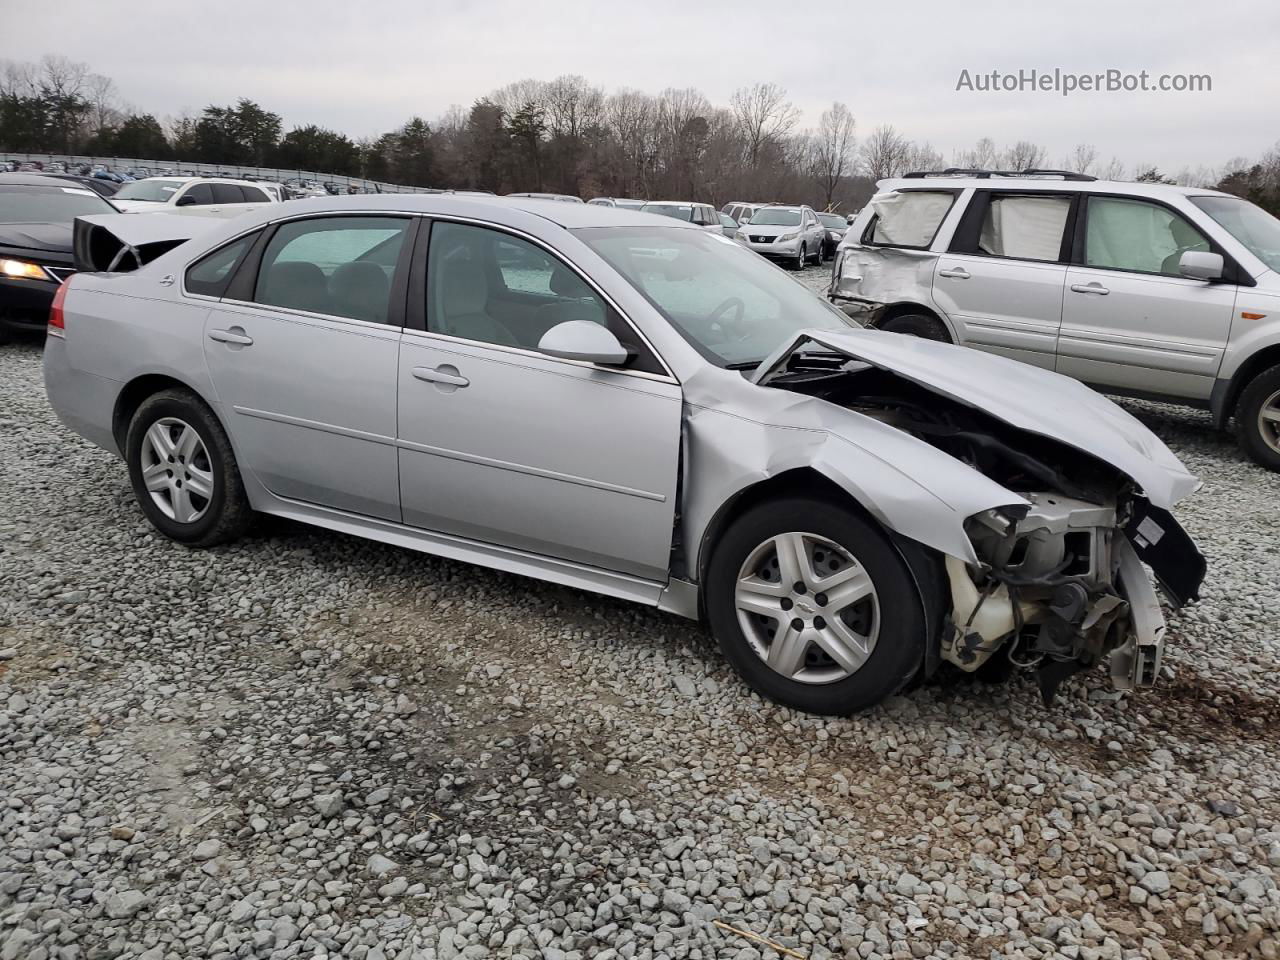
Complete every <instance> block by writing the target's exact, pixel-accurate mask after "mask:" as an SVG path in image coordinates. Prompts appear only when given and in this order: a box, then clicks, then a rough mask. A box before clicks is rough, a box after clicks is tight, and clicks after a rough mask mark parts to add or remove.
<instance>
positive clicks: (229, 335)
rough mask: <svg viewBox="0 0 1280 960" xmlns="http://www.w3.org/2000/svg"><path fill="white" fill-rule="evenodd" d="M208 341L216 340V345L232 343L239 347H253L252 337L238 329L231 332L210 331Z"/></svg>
mask: <svg viewBox="0 0 1280 960" xmlns="http://www.w3.org/2000/svg"><path fill="white" fill-rule="evenodd" d="M209 339H210V340H216V341H218V343H234V344H237V345H239V346H241V347H248V346H252V345H253V337H251V336H249V335H248V334H246V333H245V332H244V331H243V330H240V329H239V328H238V327H237V328H233V329H231V330H210V331H209Z"/></svg>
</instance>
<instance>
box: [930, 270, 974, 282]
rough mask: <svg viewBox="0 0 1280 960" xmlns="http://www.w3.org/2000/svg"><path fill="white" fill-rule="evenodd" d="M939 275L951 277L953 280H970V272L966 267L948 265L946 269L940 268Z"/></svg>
mask: <svg viewBox="0 0 1280 960" xmlns="http://www.w3.org/2000/svg"><path fill="white" fill-rule="evenodd" d="M938 276H940V277H950V278H951V279H952V280H968V279H969V276H970V274H969V271H968V270H966V269H965V268H964V267H948V268H947V269H946V270H939V271H938Z"/></svg>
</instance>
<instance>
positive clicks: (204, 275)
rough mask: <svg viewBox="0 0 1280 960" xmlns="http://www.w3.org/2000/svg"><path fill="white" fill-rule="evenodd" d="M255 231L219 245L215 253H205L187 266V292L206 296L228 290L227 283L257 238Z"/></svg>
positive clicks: (219, 295)
mask: <svg viewBox="0 0 1280 960" xmlns="http://www.w3.org/2000/svg"><path fill="white" fill-rule="evenodd" d="M257 236H258V235H257V234H256V233H253V234H250V235H249V236H247V237H241V238H240V239H239V240H234V241H232V242H231V243H228V244H227V245H226V246H225V247H219V248H218V249H217V250H215V251H213V253H209V254H205V256H203V257H201V258H200V259H199V260H197V261H196V262H195V263H193V264H192V265H191V266H190V267H188V268H187V282H186V286H187V293H198V294H200V295H201V296H205V297H221V296H222V295H223V294H225V293H226V292H227V284H229V283H230V282H231V276H232V274H234V273H235V272H236V266H237V265H238V264H239V263H240V261H241V259H242V258H243V257H244V255H245V254H246V253H248V252H249V248H250V247H251V246H253V241H254V240H255V239H256V238H257Z"/></svg>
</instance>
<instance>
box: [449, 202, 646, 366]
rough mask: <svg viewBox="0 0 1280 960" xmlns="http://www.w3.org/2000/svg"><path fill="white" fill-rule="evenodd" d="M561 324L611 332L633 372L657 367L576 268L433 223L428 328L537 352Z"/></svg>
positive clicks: (476, 230) (524, 244) (505, 240)
mask: <svg viewBox="0 0 1280 960" xmlns="http://www.w3.org/2000/svg"><path fill="white" fill-rule="evenodd" d="M566 320H590V321H592V322H593V323H599V324H602V325H603V326H606V327H608V328H609V329H610V330H611V331H613V333H614V335H615V336H617V338H618V339H619V340H620V341H621V342H622V343H623V344H624V345H625V346H626V347H627V348H628V349H630V350H632V351H633V353H635V354H636V357H635V359H634V360H632V361H631V363H629V364H628V368H629V369H632V370H643V371H647V372H649V373H660V372H662V367H661V366H660V365H659V364H658V362H657V360H656V359H655V358H654V357H653V355H652V354H650V353H648V351H647V350H645V349H644V348H643V347H642V346H641V345H640V344H639V343H637V338H636V335H635V333H634V332H633V331H632V330H631V328H630V327H629V326H628V325H627V323H626V321H625V320H623V319H622V317H621V316H619V315H618V313H617V312H616V311H615V310H614V309H613V308H612V307H610V306H609V304H608V303H606V302H605V301H604V300H603V299H602V298H601V297H600V296H599V294H597V293H596V292H595V291H594V290H593V289H591V287H589V286H588V285H587V283H586V282H585V281H584V280H583V279H582V278H581V277H580V276H578V274H577V273H575V272H574V271H573V270H571V269H570V268H569V267H568V266H566V265H565V264H564V263H562V262H561V261H560V260H559V259H557V258H556V257H554V256H552V255H551V254H550V253H548V252H547V251H546V250H544V249H542V248H541V247H539V246H536V245H534V244H532V243H529V242H528V241H526V240H522V239H520V238H519V237H514V236H511V235H510V234H506V233H503V232H501V231H499V230H491V229H489V228H487V227H474V226H470V225H468V224H461V223H449V222H446V221H437V222H436V223H435V224H433V225H432V227H431V245H430V248H429V250H428V254H427V329H428V330H430V331H432V332H435V333H442V334H445V335H447V336H451V337H461V338H463V339H466V340H476V341H479V342H481V343H491V344H496V345H498V346H504V347H521V348H523V349H526V350H536V349H537V348H538V343H539V341H541V340H542V337H543V335H544V334H545V333H546V332H547V331H548V330H550V329H551V328H552V327H554V326H555V325H556V324H559V323H563V322H565V321H566Z"/></svg>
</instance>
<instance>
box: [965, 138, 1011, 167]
mask: <svg viewBox="0 0 1280 960" xmlns="http://www.w3.org/2000/svg"><path fill="white" fill-rule="evenodd" d="M954 158H955V165H956V166H957V167H962V168H964V169H966V170H991V169H994V168H995V167H996V166H998V165H999V162H1000V153H999V151H998V150H996V143H995V141H994V140H992V139H991V138H990V137H983V138H982V139H981V140H979V141H978V142H977V143H975V144H974V145H973V149H972V150H963V151H957V152H956V153H955V154H954Z"/></svg>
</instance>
